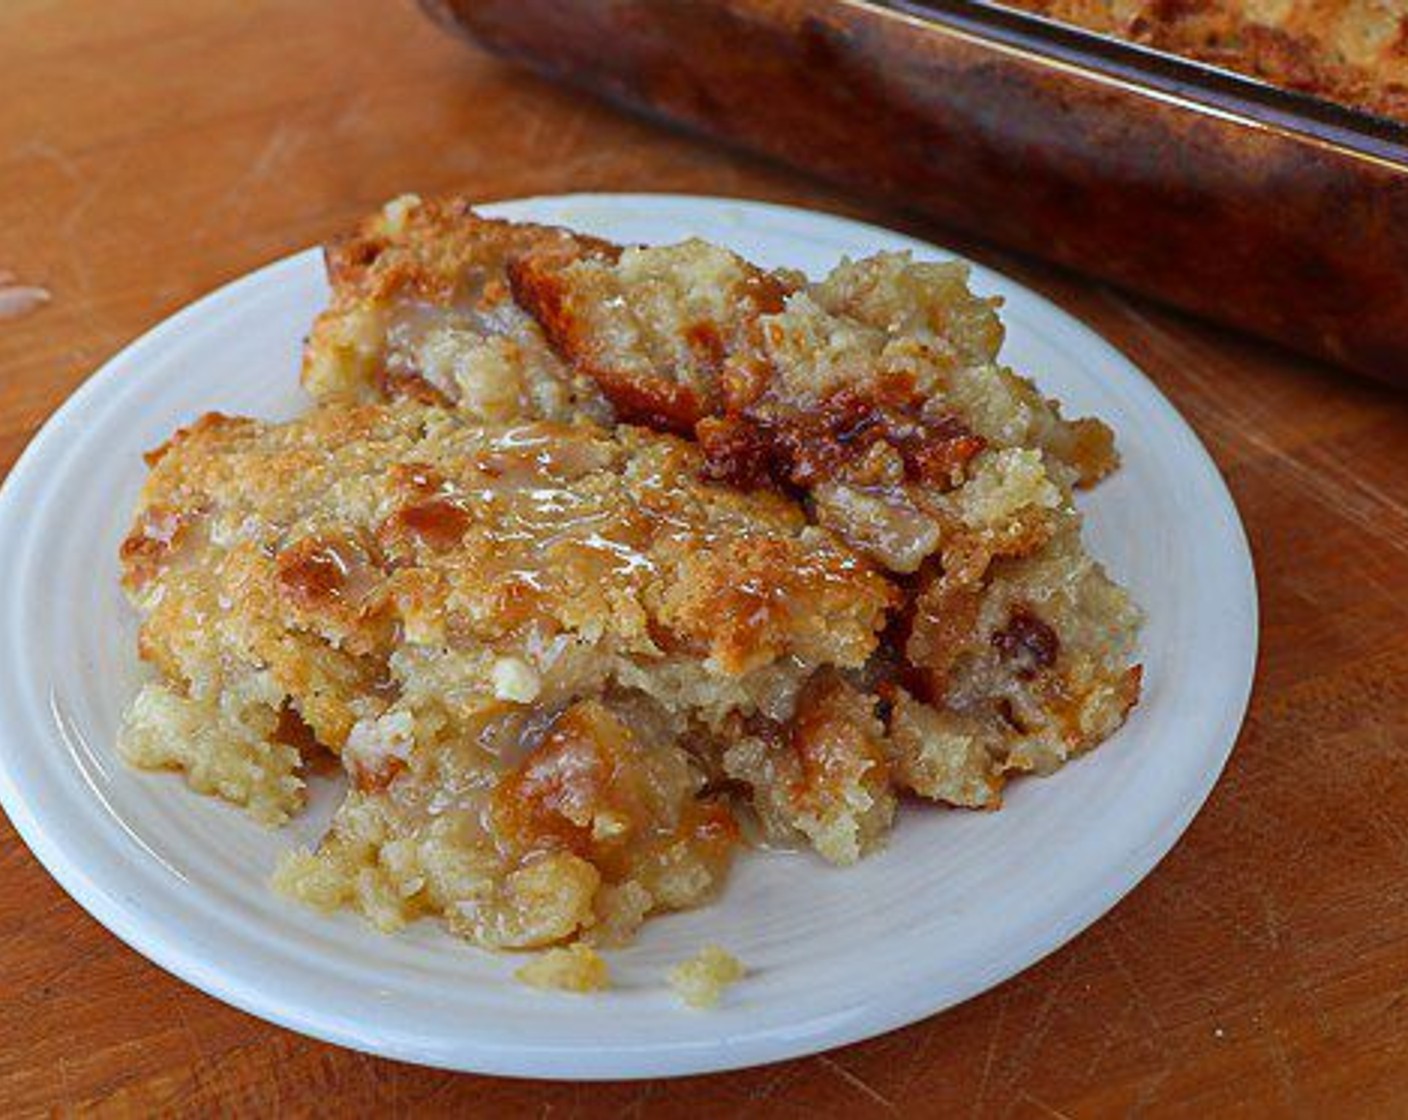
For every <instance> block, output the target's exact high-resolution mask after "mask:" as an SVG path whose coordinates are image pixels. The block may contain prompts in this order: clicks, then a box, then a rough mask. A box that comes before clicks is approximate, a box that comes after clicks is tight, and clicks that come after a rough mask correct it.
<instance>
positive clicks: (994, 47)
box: [425, 0, 1408, 384]
mask: <svg viewBox="0 0 1408 1120" xmlns="http://www.w3.org/2000/svg"><path fill="white" fill-rule="evenodd" d="M425 2H426V6H427V7H428V8H429V9H430V10H431V11H432V12H433V13H434V14H435V15H436V16H437V18H439V19H441V20H442V21H444V22H446V23H448V24H450V25H452V26H454V27H456V28H458V29H460V30H461V31H463V32H464V33H466V34H468V35H469V36H470V37H471V38H473V39H474V40H476V41H477V42H479V43H481V44H482V45H484V46H485V47H487V48H489V49H491V50H494V51H496V52H498V53H500V54H503V55H507V56H509V57H512V58H516V59H519V60H521V61H523V62H525V63H527V64H528V65H530V66H532V67H534V68H535V69H537V70H539V71H542V72H544V73H547V74H549V75H552V76H554V77H557V78H560V79H563V80H566V81H569V82H572V83H575V84H577V85H580V86H583V87H586V88H589V89H592V90H594V91H596V92H598V93H600V94H602V95H604V96H606V97H608V98H610V99H612V100H614V101H617V102H619V103H621V104H624V105H627V106H630V107H632V108H634V109H637V110H641V111H644V112H647V113H649V114H651V115H653V116H656V117H660V118H663V119H665V120H668V121H671V122H675V123H678V124H681V125H685V126H687V127H690V128H693V129H696V130H699V131H702V132H704V133H707V134H709V135H711V136H715V137H718V138H721V139H724V140H727V141H731V142H734V143H738V144H742V145H745V146H747V147H750V148H753V149H756V150H760V151H763V152H766V153H768V154H771V155H773V156H775V157H777V158H780V159H782V160H785V161H787V162H789V163H791V164H794V165H796V166H798V167H801V168H805V169H807V170H810V171H813V172H816V173H818V174H821V175H824V176H827V177H829V178H832V179H835V180H839V181H841V182H844V183H847V184H849V185H851V186H853V187H855V188H858V189H861V190H864V191H866V192H869V193H878V194H881V195H883V196H885V197H886V198H888V199H891V200H893V201H895V202H898V203H899V204H901V205H903V206H905V207H907V208H909V209H911V210H913V211H916V212H918V213H920V214H923V215H925V216H927V217H930V218H934V219H937V220H939V221H940V222H944V223H948V224H951V225H953V226H956V227H958V228H961V229H963V230H965V231H968V232H970V233H974V234H977V235H979V236H980V237H984V238H988V239H991V240H993V241H996V242H999V243H1001V244H1004V245H1007V246H1011V247H1013V248H1017V249H1019V250H1023V251H1026V252H1030V253H1033V254H1036V255H1039V256H1043V257H1047V258H1050V259H1052V260H1055V261H1058V262H1060V263H1062V264H1065V265H1068V266H1070V267H1073V268H1075V269H1078V270H1080V271H1082V272H1085V273H1088V274H1090V275H1093V276H1097V277H1099V278H1101V279H1104V280H1108V281H1111V282H1114V283H1116V284H1119V285H1121V286H1124V287H1126V288H1129V289H1132V290H1135V291H1138V292H1142V293H1145V294H1147V295H1150V296H1153V297H1155V298H1158V299H1160V300H1163V301H1165V302H1168V303H1171V304H1173V305H1175V306H1178V307H1182V308H1185V309H1187V310H1190V311H1193V312H1195V313H1197V314H1200V315H1204V316H1206V317H1208V318H1210V319H1215V320H1217V321H1220V322H1224V323H1228V324H1231V325H1234V326H1237V327H1240V328H1243V329H1246V330H1249V331H1252V332H1255V333H1257V334H1259V335H1262V336H1263V337H1266V338H1270V339H1274V340H1276V341H1278V342H1281V343H1284V344H1286V345H1289V346H1293V347H1295V348H1297V349H1300V350H1302V351H1305V352H1308V353H1311V354H1315V355H1318V356H1320V357H1323V358H1326V359H1329V360H1331V361H1334V362H1337V363H1339V364H1341V365H1344V366H1346V367H1349V368H1352V369H1355V370H1358V371H1361V372H1364V373H1367V374H1371V375H1373V376H1376V377H1380V378H1383V379H1387V380H1391V381H1397V382H1399V383H1402V384H1408V128H1405V127H1404V126H1403V125H1401V124H1397V123H1394V122H1392V121H1389V120H1384V119H1380V118H1377V117H1373V116H1370V115H1368V114H1366V113H1361V112H1357V111H1354V110H1351V109H1347V108H1344V107H1341V106H1338V105H1334V104H1331V103H1328V102H1324V101H1320V100H1317V99H1315V98H1312V97H1307V96H1305V95H1302V94H1296V93H1291V92H1287V91H1284V90H1281V89H1277V88H1275V87H1272V86H1269V85H1265V84H1263V83H1260V82H1258V81H1255V80H1253V79H1249V78H1245V77H1242V76H1239V75H1236V74H1232V73H1230V72H1227V71H1222V70H1218V69H1215V68H1213V67H1209V66H1206V65H1203V64H1200V63H1196V62H1191V61H1187V60H1184V59H1181V58H1177V57H1175V56H1172V55H1168V54H1163V53H1159V52H1155V51H1151V50H1148V49H1145V48H1142V47H1139V46H1135V45H1132V44H1128V43H1123V42H1119V41H1116V40H1113V39H1109V38H1105V37H1103V36H1100V35H1096V34H1092V33H1090V32H1086V31H1083V30H1080V29H1078V28H1074V27H1069V26H1065V25H1061V24H1057V23H1054V22H1052V21H1050V20H1046V19H1043V18H1041V17H1038V16H1033V15H1029V14H1027V13H1023V12H1018V11H1013V10H1008V9H1004V8H1001V7H1000V6H998V5H995V4H990V3H985V2H982V0H922V2H921V0H904V2H899V0H897V2H894V3H876V2H867V0H696V2H688V3H685V2H676V0H578V2H575V3H572V4H562V3H557V2H553V0H425Z"/></svg>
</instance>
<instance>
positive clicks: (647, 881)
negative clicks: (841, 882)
mask: <svg viewBox="0 0 1408 1120" xmlns="http://www.w3.org/2000/svg"><path fill="white" fill-rule="evenodd" d="M328 264H329V275H330V278H331V281H332V285H333V296H332V301H331V305H330V307H329V308H328V310H327V311H325V312H324V313H323V314H322V315H321V316H320V317H319V319H318V321H317V322H316V324H315V325H314V327H313V330H312V333H311V335H310V337H309V341H308V345H307V349H306V354H305V362H304V374H303V376H304V383H305V385H306V386H307V388H308V389H309V391H310V392H311V394H312V395H313V397H314V398H315V403H314V404H313V406H312V407H311V408H310V409H309V410H308V411H307V413H306V414H305V415H303V416H301V417H299V418H297V419H295V420H293V421H291V422H287V423H281V424H274V423H265V422H261V421H255V420H246V419H234V418H229V417H223V416H218V415H211V416H207V417H205V418H203V419H201V420H199V421H198V422H196V423H195V424H193V425H192V426H191V427H189V428H187V429H184V430H182V431H181V432H178V433H177V434H176V435H175V436H174V437H173V438H172V439H171V441H170V442H169V443H168V444H167V445H165V446H164V447H163V448H161V449H159V450H157V451H155V452H153V453H152V454H151V455H150V456H149V462H150V463H151V474H150V477H149V479H148V482H147V484H146V487H145V489H144V491H143V494H142V497H141V500H140V503H139V508H138V510H137V514H136V518H135V521H134V524H133V528H132V531H131V533H130V535H129V536H128V538H127V540H126V542H125V543H124V546H123V556H122V560H123V572H124V575H123V579H124V586H125V588H126V590H127V592H128V594H129V596H130V598H131V599H132V601H133V603H134V604H135V606H136V607H137V609H138V610H139V611H140V612H141V614H142V616H143V621H142V629H141V639H140V652H141V655H142V657H143V658H144V659H145V660H146V661H148V662H150V663H151V664H152V666H153V667H154V668H155V670H156V678H155V679H154V680H153V681H152V682H151V683H149V684H148V685H147V686H146V687H144V689H143V690H142V692H141V693H140V694H139V696H138V697H137V698H136V700H135V701H134V703H133V705H132V708H131V710H130V712H129V714H128V718H127V721H126V725H125V729H124V732H123V736H122V742H121V746H122V751H123V754H124V756H125V757H126V758H127V759H128V760H129V761H131V762H132V763H134V764H136V765H138V766H142V767H147V768H154V769H159V768H167V769H175V770H179V771H181V772H183V773H184V775H185V777H186V780H187V782H188V783H189V784H190V786H191V787H192V788H193V789H195V790H197V791H199V792H202V793H209V794H215V795H218V796H220V797H222V798H225V799H226V800H228V801H231V802H233V803H235V804H237V805H240V806H243V807H244V808H245V809H246V810H247V811H248V812H249V814H250V815H251V816H253V817H255V818H256V819H258V820H260V821H262V822H264V823H267V824H274V825H277V824H279V823H282V822H284V821H286V820H287V819H289V818H290V817H291V816H292V815H294V814H296V813H298V812H299V810H300V808H301V807H302V805H303V800H304V795H305V782H306V774H307V771H308V769H309V767H311V766H315V765H317V764H318V760H319V759H320V758H322V759H336V760H337V762H338V763H339V764H340V766H341V768H342V769H343V770H345V772H346V775H347V792H346V797H345V800H344V802H343V803H342V805H341V806H340V808H339V809H338V810H337V812H336V815H335V817H334V819H333V822H332V824H331V826H330V828H329V830H328V832H327V835H326V836H325V837H324V838H323V839H322V841H321V842H320V843H319V845H318V846H317V847H316V848H315V849H314V850H312V851H295V852H291V853H290V854H289V855H288V856H287V857H286V858H285V859H284V860H283V862H282V863H281V865H280V867H279V868H278V870H277V872H276V875H275V884H276V886H277V887H278V889H280V890H281V891H283V892H285V893H287V894H289V895H291V896H293V897H295V898H298V899H300V900H302V901H304V902H307V903H310V904H312V905H315V906H318V907H321V908H325V909H334V908H338V907H350V908H352V909H355V910H356V911H358V912H360V913H361V914H363V915H364V916H365V917H366V918H368V919H369V920H370V921H372V922H373V923H375V924H376V925H377V926H378V927H379V928H381V929H384V930H394V929H396V928H398V927H399V926H401V925H403V924H404V923H406V922H407V921H410V920H413V919H416V918H419V917H422V916H434V917H438V918H440V919H441V920H443V922H444V923H445V925H446V926H447V927H448V928H449V929H450V930H451V931H452V932H454V933H456V934H458V935H460V936H462V937H464V938H466V939H467V940H469V941H470V942H472V943H474V944H476V945H480V946H484V947H487V948H493V949H537V948H543V949H549V948H551V949H555V950H564V951H562V952H557V953H556V955H555V956H553V957H552V958H551V960H550V961H546V962H545V963H544V964H543V966H542V967H540V968H535V969H529V970H525V976H524V978H525V980H526V981H527V982H529V983H533V984H537V985H539V986H545V987H557V988H562V989H566V990H574V991H589V990H595V989H596V988H599V987H601V986H603V985H604V984H605V982H606V975H607V973H606V970H605V966H604V965H602V964H601V963H600V961H599V959H598V958H597V957H596V956H595V955H594V954H592V953H590V952H587V949H588V948H590V947H591V946H598V947H600V946H612V945H619V944H623V943H625V942H627V941H629V940H630V939H631V938H632V937H633V936H634V935H635V933H636V931H637V929H638V928H639V926H640V925H641V923H642V922H643V921H645V920H646V919H647V918H648V917H649V916H651V915H653V914H657V913H661V912H665V911H670V910H678V909H683V908H689V907H694V906H698V905H700V904H702V903H705V902H707V901H708V900H709V899H711V898H713V897H714V896H715V895H717V893H718V892H719V890H720V889H721V888H722V886H723V884H724V882H725V880H726V878H727V874H728V869H729V866H730V863H731V861H732V859H733V858H735V856H737V855H739V854H740V853H741V852H742V851H744V850H745V849H746V848H747V847H748V846H749V845H750V842H751V841H753V840H757V839H763V840H766V841H768V842H771V843H778V844H787V845H790V846H804V847H809V848H811V849H814V850H815V851H816V852H817V853H819V854H820V855H821V856H822V857H824V858H825V859H826V860H828V861H830V862H832V863H836V864H847V863H852V862H854V861H855V860H857V859H859V858H861V857H863V856H864V855H865V854H866V853H867V852H869V851H871V850H873V849H874V848H876V847H877V846H878V845H880V844H882V843H883V842H884V839H885V837H886V835H887V834H888V832H889V830H890V829H891V828H892V827H893V825H894V821H895V816H896V807H897V805H898V803H899V801H900V799H901V798H909V799H912V800H915V801H927V802H936V803H939V804H943V805H950V806H959V807H965V808H986V809H995V808H997V807H999V805H1000V803H1001V798H1002V790H1003V786H1004V784H1005V782H1006V781H1008V780H1009V779H1010V778H1011V777H1012V776H1015V775H1019V774H1024V773H1032V772H1035V773H1049V772H1050V771H1052V770H1054V769H1056V768H1057V767H1059V766H1060V765H1061V764H1062V763H1064V762H1065V761H1067V760H1068V759H1070V758H1072V757H1074V756H1076V755H1078V754H1080V753H1082V752H1084V751H1086V750H1089V749H1090V748H1092V747H1094V746H1096V745H1097V744H1098V743H1100V742H1101V741H1102V740H1103V739H1105V738H1107V737H1108V736H1109V735H1110V734H1111V733H1112V732H1113V731H1114V730H1115V729H1117V728H1118V727H1119V726H1120V724H1121V723H1122V722H1123V721H1124V719H1125V717H1126V715H1127V714H1128V713H1129V711H1130V710H1131V708H1132V707H1133V706H1134V704H1135V703H1136V701H1137V699H1138V694H1139V685H1140V672H1139V668H1138V666H1137V665H1135V664H1133V663H1132V657H1133V648H1134V639H1135V634H1136V630H1137V626H1138V615H1137V611H1136V609H1135V608H1134V606H1133V605H1132V604H1131V603H1130V601H1129V599H1128V597H1127V596H1126V595H1125V593H1124V592H1123V591H1122V590H1120V589H1119V588H1118V587H1117V586H1116V585H1115V584H1114V583H1113V582H1112V581H1110V580H1109V578H1108V577H1107V576H1106V575H1105V574H1104V572H1103V570H1102V569H1101V568H1100V566H1099V564H1098V563H1096V562H1095V561H1094V560H1093V559H1092V558H1091V557H1090V556H1089V555H1088V554H1087V553H1086V551H1085V548H1084V546H1083V544H1082V541H1081V535H1080V515H1079V513H1078V512H1077V511H1076V509H1075V506H1074V503H1073V501H1072V491H1073V489H1074V488H1077V487H1083V486H1089V485H1093V484H1095V483H1096V482H1098V481H1099V479H1100V478H1101V477H1103V476H1104V475H1105V474H1106V473H1108V472H1109V471H1110V470H1112V469H1114V468H1115V466H1116V462H1117V460H1116V457H1115V453H1114V446H1113V439H1112V437H1111V433H1110V432H1109V430H1108V429H1107V428H1106V427H1105V426H1104V425H1103V424H1101V423H1100V422H1099V421H1096V420H1090V419H1087V420H1075V421H1071V420H1067V419H1065V418H1063V417H1062V416H1061V414H1060V412H1059V410H1058V408H1057V407H1056V405H1055V404H1054V403H1053V402H1050V401H1047V400H1046V399H1045V398H1043V397H1042V396H1041V395H1040V394H1039V393H1038V392H1037V391H1036V390H1035V388H1034V387H1033V386H1032V385H1031V384H1030V383H1029V382H1028V381H1026V380H1024V379H1023V378H1021V377H1019V376H1018V375H1016V374H1015V373H1013V372H1012V371H1010V370H1008V369H1007V368H1005V367H1004V366H1003V365H1002V364H1001V363H1000V362H999V361H998V349H999V346H1000V344H1001V339H1002V328H1001V324H1000V322H999V320H998V317H997V314H996V307H995V304H994V301H990V300H985V299H981V298H979V297H977V296H975V295H973V294H972V293H971V292H970V291H969V289H968V287H967V277H966V270H965V268H964V267H963V266H962V265H959V264H953V263H948V264H932V263H918V262H914V261H911V260H910V259H908V258H907V257H905V256H900V255H894V254H887V255H880V256H877V257H873V258H869V259H867V260H862V261H842V262H841V263H840V264H839V265H838V266H837V267H836V268H835V269H834V270H833V272H832V273H831V274H830V275H829V276H827V277H826V278H824V279H822V280H821V281H818V282H811V281H809V280H808V279H807V278H806V277H804V276H802V275H800V274H796V273H791V272H779V271H773V272H768V271H764V270H761V269H759V268H757V267H755V266H753V265H751V264H749V263H748V262H747V261H745V260H743V259H742V258H740V257H738V256H736V255H735V254H733V253H731V252H728V251H727V250H724V249H721V248H718V247H715V246H712V245H708V244H705V243H703V242H699V241H689V242H685V243H683V244H680V245H674V246H668V247H664V248H622V247H618V246H615V245H611V244H609V243H606V242H603V241H600V240H598V239H594V238H587V237H582V236H578V235H575V234H572V233H570V232H568V231H565V230H556V229H549V228H545V227H537V226H529V225H517V224H510V223H506V222H498V221H491V220H488V219H484V218H481V217H479V216H477V215H476V214H475V213H474V212H473V211H472V209H471V208H470V207H469V206H468V205H467V204H465V203H464V202H463V201H461V200H457V199H451V200H446V201H443V202H421V201H420V200H418V199H414V198H406V199H400V200H397V201H396V202H393V203H391V204H389V205H388V206H387V207H386V208H384V209H383V210H382V211H380V212H379V213H378V214H376V215H374V216H373V217H371V218H370V219H368V221H367V222H366V223H365V224H364V225H363V227H362V228H361V229H360V230H359V231H358V232H357V233H356V234H355V235H354V236H351V237H349V238H347V239H345V240H343V241H341V242H339V243H337V244H336V245H334V246H332V247H330V249H329V250H328ZM574 946H582V948H581V949H580V950H578V949H573V951H572V952H571V953H567V952H565V950H567V949H570V948H572V947H574ZM705 1002H707V1001H705Z"/></svg>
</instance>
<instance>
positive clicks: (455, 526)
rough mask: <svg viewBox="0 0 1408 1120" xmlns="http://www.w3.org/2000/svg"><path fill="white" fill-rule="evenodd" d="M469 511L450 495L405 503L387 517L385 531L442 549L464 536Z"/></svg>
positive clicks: (446, 548)
mask: <svg viewBox="0 0 1408 1120" xmlns="http://www.w3.org/2000/svg"><path fill="white" fill-rule="evenodd" d="M467 528H469V514H468V512H466V510H465V508H464V507H463V506H461V505H459V504H458V503H456V502H455V501H454V500H453V499H451V498H430V499H427V500H426V501H423V502H417V503H414V504H412V505H408V506H403V507H402V508H401V509H398V510H397V511H396V512H395V513H393V514H392V515H391V517H390V518H389V519H388V520H387V523H386V525H385V526H383V532H389V533H391V534H393V535H395V536H397V537H400V536H403V535H405V536H410V537H413V538H414V539H416V540H418V541H420V542H421V543H422V544H423V545H425V546H426V547H427V548H429V549H432V550H434V551H436V552H443V551H446V550H448V549H451V548H454V547H455V546H456V545H458V544H459V543H460V541H462V540H463V539H464V533H465V530H466V529H467Z"/></svg>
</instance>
